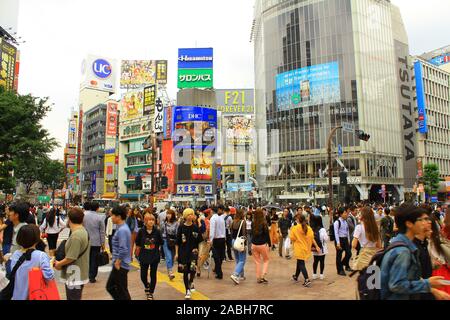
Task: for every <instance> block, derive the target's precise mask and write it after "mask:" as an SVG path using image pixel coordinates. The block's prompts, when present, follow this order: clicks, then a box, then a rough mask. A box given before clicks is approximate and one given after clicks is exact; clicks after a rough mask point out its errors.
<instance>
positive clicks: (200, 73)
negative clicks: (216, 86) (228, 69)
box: [178, 69, 213, 89]
mask: <svg viewBox="0 0 450 320" xmlns="http://www.w3.org/2000/svg"><path fill="white" fill-rule="evenodd" d="M212 87H213V69H178V89H186V88H208V89H209V88H212Z"/></svg>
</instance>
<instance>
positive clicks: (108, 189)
mask: <svg viewBox="0 0 450 320" xmlns="http://www.w3.org/2000/svg"><path fill="white" fill-rule="evenodd" d="M115 166H116V154H115V153H109V154H105V179H104V189H103V192H104V197H107V198H108V197H114V195H115V192H116V190H115V172H114V169H115Z"/></svg>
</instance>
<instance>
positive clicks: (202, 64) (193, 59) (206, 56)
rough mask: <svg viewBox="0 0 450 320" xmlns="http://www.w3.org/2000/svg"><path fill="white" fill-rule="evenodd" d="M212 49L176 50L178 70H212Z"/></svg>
mask: <svg viewBox="0 0 450 320" xmlns="http://www.w3.org/2000/svg"><path fill="white" fill-rule="evenodd" d="M213 56H214V50H213V48H185V49H178V69H212V68H213Z"/></svg>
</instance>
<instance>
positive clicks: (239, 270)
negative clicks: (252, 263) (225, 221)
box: [232, 240, 247, 277]
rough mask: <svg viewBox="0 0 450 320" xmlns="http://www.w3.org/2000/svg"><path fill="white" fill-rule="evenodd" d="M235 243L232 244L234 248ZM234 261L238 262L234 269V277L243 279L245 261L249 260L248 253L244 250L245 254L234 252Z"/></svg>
mask: <svg viewBox="0 0 450 320" xmlns="http://www.w3.org/2000/svg"><path fill="white" fill-rule="evenodd" d="M234 241H235V240H233V242H232V245H233V246H234ZM233 251H234V259H235V260H236V267H235V269H234V275H235V276H236V277H243V276H244V266H245V260H246V258H247V252H246V250H244V251H243V252H239V251H237V250H234V249H233Z"/></svg>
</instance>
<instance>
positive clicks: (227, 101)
mask: <svg viewBox="0 0 450 320" xmlns="http://www.w3.org/2000/svg"><path fill="white" fill-rule="evenodd" d="M216 105H217V111H220V112H222V114H224V115H226V114H253V113H254V112H255V97H254V91H253V89H230V90H222V89H221V90H216Z"/></svg>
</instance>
